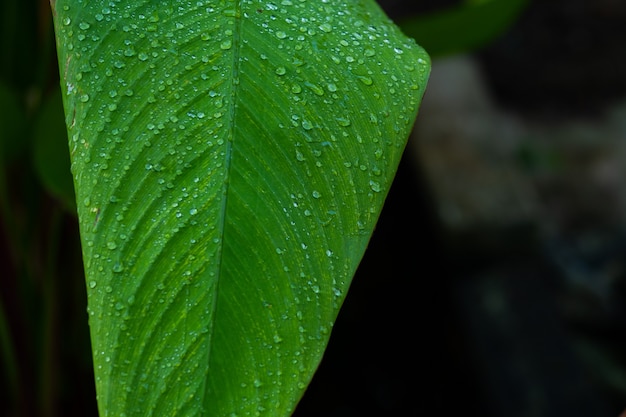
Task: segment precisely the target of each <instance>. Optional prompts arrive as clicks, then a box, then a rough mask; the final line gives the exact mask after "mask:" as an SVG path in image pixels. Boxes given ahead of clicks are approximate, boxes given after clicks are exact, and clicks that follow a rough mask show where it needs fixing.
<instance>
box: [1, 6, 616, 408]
mask: <svg viewBox="0 0 626 417" xmlns="http://www.w3.org/2000/svg"><path fill="white" fill-rule="evenodd" d="M459 3H460V2H459V1H453V0H446V1H444V0H439V1H437V0H419V1H418V0H413V1H409V0H386V1H383V0H381V1H380V4H381V5H382V6H383V8H384V9H385V10H386V11H387V12H388V13H389V14H390V16H391V17H392V18H393V19H394V20H398V21H399V20H401V19H402V18H405V17H406V16H409V15H414V14H426V13H430V12H435V11H439V10H443V9H445V8H447V7H453V6H456V5H458V4H459ZM26 4H27V5H26ZM3 8H4V9H3ZM2 10H4V11H6V12H7V13H6V14H5V16H2V15H1V14H0V23H2V25H1V27H0V47H1V49H0V51H4V53H2V61H1V62H0V63H1V65H0V81H1V82H2V83H4V84H5V85H8V86H10V88H11V91H14V92H16V95H17V96H18V97H19V104H20V106H21V107H23V109H24V115H19V114H17V115H12V114H11V113H10V111H8V110H7V111H5V112H4V114H3V117H4V118H0V122H2V123H7V121H8V120H16V119H19V118H20V117H22V118H26V119H27V120H36V119H37V118H36V116H35V114H36V113H37V112H38V111H39V109H40V108H41V107H42V106H43V105H44V103H46V99H47V97H48V96H49V95H50V94H52V93H51V92H52V91H54V89H55V88H56V86H58V72H57V67H56V61H55V59H56V55H55V52H54V49H53V43H54V41H53V38H52V28H51V22H50V16H49V4H48V3H47V2H46V1H38V0H32V1H30V2H23V3H21V2H17V1H15V2H14V1H9V2H8V3H5V4H4V5H3V6H0V13H2ZM12 13H16V15H18V16H20V17H21V20H18V21H15V20H11V19H9V17H8V16H10V15H13V14H12ZM23 22H29V25H30V26H29V27H21V28H20V27H18V26H20V25H21V24H22V23H23ZM625 24H626V5H625V4H624V2H622V1H619V0H598V1H592V0H587V1H584V0H535V1H531V2H529V6H528V7H527V8H526V9H525V10H524V11H523V12H522V14H521V16H520V17H519V19H518V20H517V21H516V22H515V23H514V24H513V25H512V26H511V27H510V28H509V29H508V30H506V31H505V33H502V34H501V36H499V37H498V38H497V39H493V40H492V41H491V42H490V43H489V44H487V45H484V46H482V47H480V48H479V49H478V50H475V51H472V52H471V57H472V59H474V60H475V62H477V63H478V66H479V68H480V71H481V74H482V76H483V78H484V80H485V83H486V86H487V88H488V93H489V95H490V96H491V97H492V98H493V100H494V103H495V105H496V106H497V107H498V108H499V109H502V110H503V111H507V112H510V113H513V114H515V115H518V116H520V117H521V118H522V119H523V120H524V121H525V122H527V123H545V124H549V125H553V124H555V123H569V122H571V121H577V120H585V121H592V122H594V123H595V122H597V123H602V120H603V117H604V115H606V114H607V113H608V112H611V111H612V109H613V108H614V107H615V106H618V105H619V104H620V103H621V102H622V101H624V100H625V99H626V76H625V75H624V74H626V71H625V70H626V68H625V66H626V54H625V53H624V48H623V45H624V44H626V29H624V28H625V27H626V26H625ZM16 34H17V35H16ZM418 41H419V40H418ZM438 59H445V57H441V58H438V57H435V61H437V60H438ZM436 68H437V67H435V70H436ZM428 99H429V94H428V92H427V93H426V96H425V98H424V102H425V103H426V102H427V101H428ZM61 117H62V116H61ZM61 120H62V119H61ZM417 123H418V124H419V123H420V122H419V118H418V122H417ZM16 124H17V123H16ZM27 124H28V123H27ZM6 126H7V125H4V126H3V125H2V124H0V133H5V134H7V131H8V130H7V129H8V128H7V127H6ZM61 127H62V124H61ZM2 129H4V131H3V130H2ZM28 132H29V131H27V130H25V131H22V132H17V133H19V134H23V135H24V136H29V135H30V134H29V133H28ZM9 133H11V134H16V132H9ZM624 136H626V133H624V132H622V136H621V137H620V138H621V139H624V140H626V137H624ZM418 139H419V138H415V137H413V138H411V141H416V140H418ZM34 140H35V139H27V140H25V141H24V143H17V144H12V145H11V146H10V147H9V148H8V149H6V148H5V149H3V155H2V156H3V158H4V161H6V162H4V166H3V168H4V169H3V171H2V177H0V180H1V181H0V185H1V186H0V193H1V194H0V199H1V201H2V206H1V207H0V209H1V210H2V213H3V222H2V225H1V226H0V228H1V229H0V232H2V235H3V236H4V237H5V238H4V239H3V240H2V243H1V245H2V247H1V248H0V262H1V264H2V265H3V267H2V269H1V270H0V271H1V272H0V274H2V278H0V290H1V292H0V296H1V301H2V307H3V308H4V311H5V315H6V316H7V318H8V324H9V328H8V329H4V330H3V329H0V331H5V332H7V334H10V336H11V340H12V341H13V343H14V348H15V356H16V363H14V364H5V363H3V364H2V366H3V367H5V369H4V371H5V372H2V373H1V374H2V378H5V376H6V375H8V377H7V379H2V380H0V415H7V416H16V417H29V416H57V415H58V416H62V415H63V416H64V415H81V416H95V415H96V414H97V413H96V404H95V393H94V387H93V382H92V381H93V373H92V371H91V358H90V355H91V353H90V346H89V336H88V328H87V323H86V321H87V320H86V318H87V316H86V313H85V306H86V299H85V289H84V277H83V275H82V265H81V259H80V244H79V241H78V229H77V225H76V218H75V217H74V216H73V215H71V214H68V210H67V209H66V207H65V206H66V204H67V203H63V202H61V201H60V200H59V198H58V196H57V197H55V195H56V194H55V193H54V192H53V191H51V189H50V187H47V186H46V184H43V183H42V179H41V173H38V171H37V168H36V167H35V166H33V163H32V162H31V161H30V159H29V157H27V156H25V155H26V154H27V153H28V151H27V149H28V148H29V146H31V145H32V142H33V141H34ZM411 146H412V145H409V148H411ZM417 153H418V157H416V156H415V152H407V153H406V154H405V157H404V159H403V161H402V163H401V165H400V167H399V170H398V175H397V178H396V181H395V183H394V185H393V187H392V189H391V191H390V194H389V197H388V200H387V203H386V205H385V208H384V210H383V213H382V215H381V219H380V221H379V224H378V226H377V229H376V231H375V233H374V236H373V238H372V241H371V243H370V247H369V249H368V251H367V253H366V255H365V257H364V259H363V262H362V264H361V266H360V268H359V270H358V272H357V275H356V276H355V278H354V281H353V285H352V288H351V290H350V292H349V294H348V296H347V299H346V302H345V305H344V307H343V309H342V311H341V313H340V315H339V318H338V320H337V323H336V325H335V328H334V331H333V335H332V337H331V341H330V345H329V347H328V350H327V352H326V355H325V357H324V360H323V361H322V364H321V366H320V368H319V371H318V373H317V374H316V375H315V377H314V379H313V382H312V384H311V385H310V387H309V388H308V390H307V392H306V394H305V396H304V398H303V399H302V401H301V403H300V405H299V406H298V408H297V410H296V413H295V416H296V417H313V416H329V417H335V416H337V417H339V416H340V417H351V416H370V415H371V416H374V415H375V416H418V415H419V416H421V415H441V416H456V415H463V416H481V417H491V416H493V417H497V416H504V415H506V416H509V417H516V416H520V417H521V416H524V417H526V416H528V417H535V416H537V417H557V416H559V417H560V416H568V417H577V416H581V417H582V416H597V417H605V416H606V417H617V416H618V415H619V413H620V412H621V411H622V410H623V409H624V408H626V360H625V358H624V354H623V352H624V347H625V346H624V340H623V339H624V338H623V335H624V334H625V333H624V322H625V319H626V316H625V311H624V305H626V304H624V291H625V288H626V287H625V285H624V283H625V282H624V274H623V273H621V272H619V271H621V270H622V269H621V268H622V266H623V263H624V259H625V257H624V253H625V249H626V245H625V244H626V235H625V234H624V233H623V230H624V227H623V224H621V223H620V221H617V220H616V221H614V222H608V223H607V222H600V221H598V217H599V218H601V219H602V218H603V213H604V212H602V211H601V212H600V214H599V215H598V214H597V213H591V214H589V215H586V214H585V213H587V212H585V211H583V212H582V214H580V215H578V216H577V217H576V218H575V219H574V220H572V221H569V222H565V226H563V227H562V228H561V229H560V233H559V234H558V235H557V236H556V237H552V238H551V239H548V240H546V239H545V238H544V237H543V235H542V233H541V231H540V230H539V229H540V227H539V226H537V224H539V223H541V220H537V221H536V222H524V223H521V224H514V225H512V226H510V227H507V228H504V229H499V228H497V227H490V226H489V225H480V226H477V227H475V228H469V229H464V230H456V229H452V228H450V227H449V226H448V225H447V224H445V222H443V221H442V219H441V217H440V215H439V211H438V207H439V202H438V201H437V198H436V197H435V193H434V191H433V190H434V189H435V188H436V187H437V183H436V179H433V178H431V177H429V176H428V173H427V172H425V170H424V168H423V166H422V162H421V160H420V158H419V151H418V152H417ZM525 155H526V154H524V155H522V157H525ZM526 156H528V155H526ZM531 156H532V155H531ZM575 186H576V181H574V187H575ZM571 204H574V203H571ZM604 204H605V203H604V202H603V201H602V200H598V201H597V205H598V206H602V205H604ZM598 230H600V231H601V234H602V237H603V238H602V239H601V240H600V243H599V244H595V245H590V244H587V243H588V236H589V235H590V234H593V235H594V236H595V234H594V233H596V232H598ZM598 233H600V232H598ZM596 234H597V233H596ZM596 241H597V240H596ZM596 241H594V242H596ZM59 242H61V244H59ZM589 248H591V249H589ZM555 253H559V254H561V253H567V254H568V255H569V256H570V258H571V259H572V262H571V263H570V264H568V266H567V267H563V266H562V265H561V264H559V262H556V261H555V259H556V258H557V257H556V255H555ZM570 258H567V259H570ZM558 259H561V258H558ZM572 265H573V266H572ZM607 265H609V266H610V267H611V268H614V269H616V270H617V271H618V273H616V274H615V277H614V279H613V280H612V281H611V284H610V285H609V286H608V287H606V288H605V292H604V293H603V294H604V298H599V297H598V296H597V294H596V293H594V292H592V291H589V290H588V289H586V288H587V287H584V286H583V287H580V286H573V285H572V283H571V281H570V280H569V279H568V277H569V276H570V275H571V273H570V272H571V269H572V268H574V269H575V272H576V274H578V275H583V276H584V275H585V274H587V275H589V274H591V272H594V271H597V270H599V269H602V268H608V267H607ZM624 270H626V268H625V269H624ZM50 271H53V272H50ZM15 387H17V389H16V388H15ZM14 410H19V411H17V414H15V411H14Z"/></svg>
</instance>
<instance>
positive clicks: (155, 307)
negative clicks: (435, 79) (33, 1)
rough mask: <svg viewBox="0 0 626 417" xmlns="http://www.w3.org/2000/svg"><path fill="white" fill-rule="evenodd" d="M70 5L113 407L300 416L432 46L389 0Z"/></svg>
mask: <svg viewBox="0 0 626 417" xmlns="http://www.w3.org/2000/svg"><path fill="white" fill-rule="evenodd" d="M53 12H54V16H55V29H56V35H57V44H58V52H59V67H60V73H61V78H62V80H61V84H62V89H63V91H64V106H65V113H66V122H67V127H68V140H69V148H70V154H71V159H72V172H73V176H74V183H75V188H76V198H77V206H78V214H79V222H80V230H81V239H82V246H83V257H84V262H85V272H86V279H87V290H88V299H89V306H88V313H89V322H90V329H91V338H92V346H93V358H94V367H95V373H96V389H97V394H98V403H99V409H100V415H101V416H102V417H106V416H110V417H113V416H115V417H118V416H127V417H130V416H254V415H267V416H287V415H289V414H290V413H291V412H292V411H293V409H294V408H295V405H296V404H297V402H298V400H299V399H300V397H301V396H302V394H303V391H304V389H305V388H306V386H307V385H308V383H309V382H310V380H311V378H312V375H313V373H314V371H315V369H316V367H317V366H318V364H319V362H320V360H321V357H322V354H323V351H324V349H325V346H326V344H327V341H328V338H329V334H330V331H331V329H332V326H333V321H334V320H335V318H336V316H337V313H338V309H339V308H340V306H341V303H342V301H343V299H344V297H345V294H346V291H347V289H348V286H349V283H350V280H351V278H352V276H353V274H354V272H355V269H356V267H357V265H358V263H359V261H360V259H361V257H362V256H363V253H364V251H365V248H366V246H367V243H368V240H369V238H370V235H371V233H372V230H373V228H374V224H375V222H376V219H377V217H378V215H379V213H380V210H381V207H382V204H383V201H384V198H385V195H386V193H387V191H388V189H389V187H390V184H391V181H392V179H393V176H394V173H395V171H396V168H397V165H398V163H399V159H400V156H401V153H402V151H403V148H404V146H405V143H406V138H407V137H408V134H409V131H410V129H411V127H412V124H413V121H414V119H415V116H416V113H417V108H418V105H419V102H420V100H421V96H422V94H423V92H424V88H425V83H426V79H427V77H428V72H429V58H428V56H427V55H426V53H425V52H424V51H423V50H422V49H421V48H420V47H419V46H417V45H416V44H415V43H414V42H413V41H412V40H410V39H408V38H406V37H405V36H404V35H402V34H401V33H400V31H399V30H398V29H397V28H396V27H395V26H394V25H393V24H392V23H391V22H390V21H389V20H388V19H387V17H386V16H385V15H384V14H383V13H382V11H381V10H380V9H379V8H378V6H377V5H376V4H375V3H374V2H373V1H352V0H351V1H324V0H320V1H314V0H283V1H278V2H275V3H274V2H267V1H253V0H248V1H245V0H241V1H224V0H222V1H217V0H211V1H206V0H193V1H184V0H181V1H169V0H163V1H158V0H150V1H148V0H134V1H131V0H117V1H107V2H100V1H87V0H83V1H80V0H56V3H54V2H53Z"/></svg>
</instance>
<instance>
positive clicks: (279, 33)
mask: <svg viewBox="0 0 626 417" xmlns="http://www.w3.org/2000/svg"><path fill="white" fill-rule="evenodd" d="M276 37H277V38H278V39H285V38H286V37H287V34H286V33H285V32H283V31H278V32H276Z"/></svg>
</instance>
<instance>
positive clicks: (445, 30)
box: [398, 0, 528, 57]
mask: <svg viewBox="0 0 626 417" xmlns="http://www.w3.org/2000/svg"><path fill="white" fill-rule="evenodd" d="M527 4H528V0H484V1H468V2H465V3H462V4H461V5H459V6H456V7H453V8H451V9H449V10H443V11H440V12H435V13H432V14H427V15H424V16H418V17H412V18H409V19H406V20H403V21H401V22H399V23H398V24H399V25H400V27H401V28H402V30H403V31H404V33H406V34H407V35H409V36H411V37H413V38H414V39H415V40H416V41H417V42H418V43H419V44H420V45H422V46H423V47H424V48H425V49H426V50H427V51H428V53H429V54H430V55H431V56H433V57H440V56H444V55H451V54H456V53H461V52H469V51H472V50H474V49H476V48H479V47H481V46H484V45H486V44H487V43H489V42H492V41H493V40H494V39H496V38H497V37H498V36H500V35H501V34H502V33H503V32H504V31H505V30H506V29H507V28H508V27H509V26H510V25H511V24H512V23H513V22H514V21H515V19H516V18H517V17H518V16H519V14H520V13H521V12H522V10H524V8H525V7H526V5H527Z"/></svg>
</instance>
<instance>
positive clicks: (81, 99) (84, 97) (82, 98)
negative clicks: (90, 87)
mask: <svg viewBox="0 0 626 417" xmlns="http://www.w3.org/2000/svg"><path fill="white" fill-rule="evenodd" d="M80 101H81V103H86V102H88V101H89V94H83V95H82V96H80Z"/></svg>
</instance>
